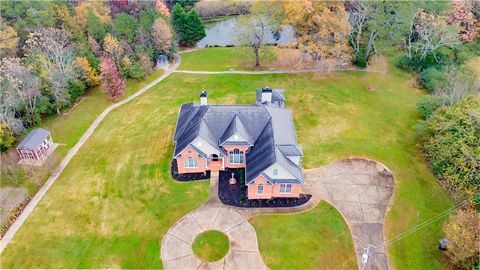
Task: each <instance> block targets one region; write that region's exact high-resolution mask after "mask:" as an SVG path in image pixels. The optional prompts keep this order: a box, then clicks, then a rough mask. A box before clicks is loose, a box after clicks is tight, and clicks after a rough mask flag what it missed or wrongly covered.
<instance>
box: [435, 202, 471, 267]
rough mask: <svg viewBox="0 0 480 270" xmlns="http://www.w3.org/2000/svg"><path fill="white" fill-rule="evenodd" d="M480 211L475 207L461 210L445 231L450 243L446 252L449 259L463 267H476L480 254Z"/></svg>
mask: <svg viewBox="0 0 480 270" xmlns="http://www.w3.org/2000/svg"><path fill="white" fill-rule="evenodd" d="M479 225H480V213H478V212H477V211H475V209H470V208H469V209H466V210H459V211H458V212H457V213H456V214H454V215H452V216H451V217H450V219H449V220H448V223H447V224H446V225H445V226H444V228H443V231H444V233H445V236H446V237H447V239H448V241H449V243H448V248H447V251H446V252H445V254H446V256H447V258H448V259H449V261H450V262H451V263H452V264H453V265H454V266H455V267H458V268H461V269H474V266H475V264H476V263H478V258H479V256H480V249H479V243H480V226H479Z"/></svg>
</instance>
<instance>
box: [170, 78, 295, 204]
mask: <svg viewBox="0 0 480 270" xmlns="http://www.w3.org/2000/svg"><path fill="white" fill-rule="evenodd" d="M284 102H285V95H284V91H283V90H274V89H270V88H268V87H265V88H262V89H259V90H258V91H257V103H256V104H251V105H216V104H215V105H209V104H208V103H207V93H206V92H205V91H202V93H201V95H200V104H199V103H186V104H183V105H182V106H181V108H180V111H179V115H178V120H177V126H176V129H175V134H174V142H175V150H174V155H173V158H174V159H176V161H177V166H178V173H179V174H188V173H202V172H203V173H205V172H206V171H209V170H210V171H220V170H225V169H226V168H245V184H246V185H247V186H248V198H249V199H270V198H274V197H299V196H300V191H301V185H302V184H303V182H304V181H303V173H302V166H301V157H302V156H303V151H302V148H301V146H300V145H299V144H297V138H296V134H295V126H294V124H293V118H292V113H291V111H290V110H288V109H285V108H284V107H283V106H284Z"/></svg>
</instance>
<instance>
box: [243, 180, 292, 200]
mask: <svg viewBox="0 0 480 270" xmlns="http://www.w3.org/2000/svg"><path fill="white" fill-rule="evenodd" d="M260 183H261V184H263V195H259V194H258V185H259V184H260ZM300 193H301V185H300V184H292V192H291V193H281V192H280V184H275V185H269V184H267V179H265V177H263V176H259V177H257V178H256V179H255V182H254V183H252V184H250V185H248V198H249V199H271V198H298V197H299V196H300Z"/></svg>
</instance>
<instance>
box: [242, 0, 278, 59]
mask: <svg viewBox="0 0 480 270" xmlns="http://www.w3.org/2000/svg"><path fill="white" fill-rule="evenodd" d="M281 9H282V7H281V6H280V5H279V3H278V2H262V1H256V2H254V3H253V5H252V8H251V10H250V14H249V15H242V16H240V18H239V20H238V31H239V35H238V39H239V41H240V43H241V44H242V45H245V46H248V47H250V48H251V49H252V52H253V54H254V56H255V66H256V67H257V66H260V50H261V49H262V48H263V47H264V46H265V43H266V39H267V35H268V32H269V31H278V30H279V29H280V20H279V13H280V10H281Z"/></svg>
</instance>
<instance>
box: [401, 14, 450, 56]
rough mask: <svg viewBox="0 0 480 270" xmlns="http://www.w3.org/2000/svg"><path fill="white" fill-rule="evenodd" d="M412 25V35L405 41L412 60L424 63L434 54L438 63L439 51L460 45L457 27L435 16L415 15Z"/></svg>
mask: <svg viewBox="0 0 480 270" xmlns="http://www.w3.org/2000/svg"><path fill="white" fill-rule="evenodd" d="M410 23H411V28H410V33H409V35H408V37H407V38H406V39H405V49H406V55H407V57H408V58H409V59H410V60H418V61H419V62H422V61H423V60H425V58H426V57H427V56H428V55H430V54H432V55H433V57H434V58H435V60H436V61H438V59H437V56H436V51H437V50H438V49H440V48H442V47H445V46H446V47H453V46H454V45H456V44H458V39H457V32H458V31H457V30H456V29H455V27H454V26H451V25H448V24H447V23H446V22H445V20H443V19H441V18H439V17H438V16H436V15H434V14H429V13H426V12H423V11H419V12H416V13H413V15H412V17H411V22H410Z"/></svg>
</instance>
